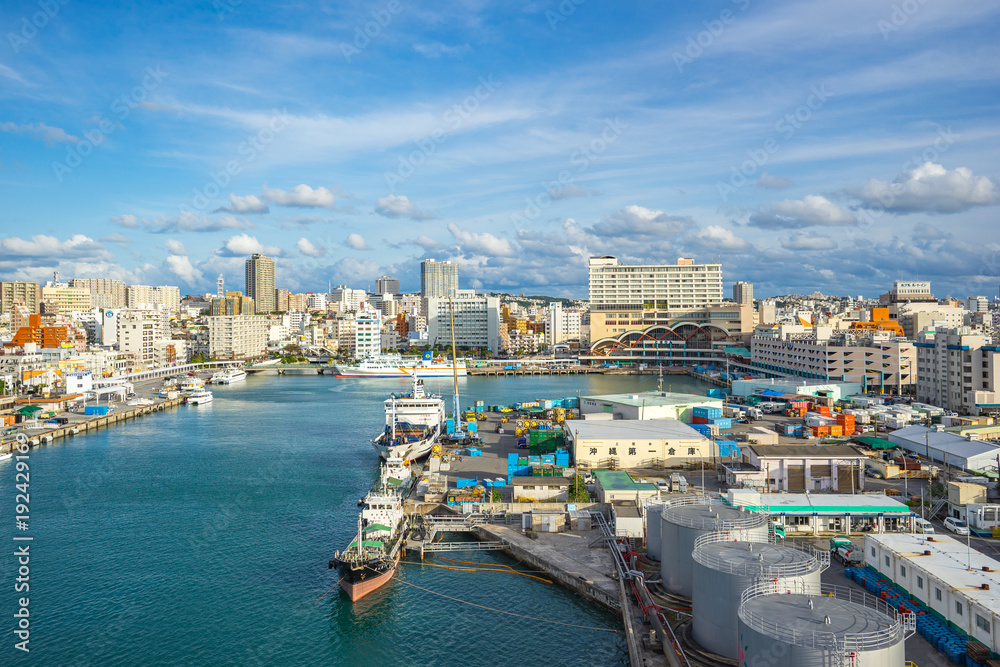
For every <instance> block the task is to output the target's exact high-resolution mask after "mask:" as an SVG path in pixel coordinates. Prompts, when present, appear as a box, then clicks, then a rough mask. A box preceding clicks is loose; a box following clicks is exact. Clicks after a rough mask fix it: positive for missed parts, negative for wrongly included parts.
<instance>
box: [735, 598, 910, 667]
mask: <svg viewBox="0 0 1000 667" xmlns="http://www.w3.org/2000/svg"><path fill="white" fill-rule="evenodd" d="M913 627H914V615H913V614H906V615H900V614H898V613H897V612H896V610H895V609H893V608H892V607H890V606H888V605H887V604H886V603H885V602H884V601H883V600H880V599H878V598H876V597H874V596H872V595H868V594H867V593H865V592H863V591H858V590H856V589H852V588H847V587H845V586H827V585H823V586H816V585H814V584H802V583H799V582H792V583H791V584H790V585H786V586H784V587H783V588H782V590H775V587H774V586H773V585H771V584H770V583H764V584H759V585H757V586H755V587H754V588H751V589H749V590H747V591H746V592H744V593H743V601H742V603H741V604H740V609H739V644H738V647H737V649H738V651H739V660H740V664H741V665H757V664H760V665H774V666H777V665H787V666H788V667H829V666H830V665H864V666H865V667H869V666H871V665H876V666H877V667H903V666H904V664H905V662H906V656H905V653H904V648H903V643H904V641H905V640H906V638H907V637H909V636H910V635H912V634H913Z"/></svg>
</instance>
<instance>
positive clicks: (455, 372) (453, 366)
mask: <svg viewBox="0 0 1000 667" xmlns="http://www.w3.org/2000/svg"><path fill="white" fill-rule="evenodd" d="M448 316H449V317H450V318H451V374H452V379H453V380H454V383H455V426H456V428H455V431H456V432H457V431H458V430H459V429H458V428H457V427H458V424H459V421H458V356H457V354H456V352H455V308H454V306H453V305H452V302H451V297H448Z"/></svg>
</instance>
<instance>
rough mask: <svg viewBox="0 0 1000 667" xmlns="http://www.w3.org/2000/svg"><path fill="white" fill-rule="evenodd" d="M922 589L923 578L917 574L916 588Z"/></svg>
mask: <svg viewBox="0 0 1000 667" xmlns="http://www.w3.org/2000/svg"><path fill="white" fill-rule="evenodd" d="M923 587H924V578H923V577H921V576H920V575H919V574H918V575H917V588H923Z"/></svg>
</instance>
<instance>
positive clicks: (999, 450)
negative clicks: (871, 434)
mask: <svg viewBox="0 0 1000 667" xmlns="http://www.w3.org/2000/svg"><path fill="white" fill-rule="evenodd" d="M886 438H887V439H888V440H889V442H892V443H894V444H896V445H898V446H899V447H900V448H902V449H905V450H906V451H908V452H915V453H917V454H919V455H920V456H923V457H926V458H929V459H931V460H932V461H938V462H940V463H944V464H945V465H950V466H954V467H956V468H963V469H965V470H989V469H993V470H995V469H996V468H997V456H998V455H1000V445H998V444H996V443H995V442H985V441H982V440H969V439H968V438H963V437H962V436H960V435H957V434H955V433H948V432H946V431H935V430H934V429H932V428H927V427H926V426H907V427H906V428H901V429H899V430H898V431H893V432H892V433H890V434H889V435H887V436H886Z"/></svg>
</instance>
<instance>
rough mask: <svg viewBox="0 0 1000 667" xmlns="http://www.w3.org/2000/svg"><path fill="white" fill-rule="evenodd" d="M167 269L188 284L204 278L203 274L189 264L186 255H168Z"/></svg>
mask: <svg viewBox="0 0 1000 667" xmlns="http://www.w3.org/2000/svg"><path fill="white" fill-rule="evenodd" d="M167 270H168V271H169V272H170V273H172V274H174V275H175V276H177V278H178V279H179V280H182V281H183V282H185V283H187V284H188V285H196V284H198V283H200V282H201V281H202V280H204V279H205V276H204V274H202V272H201V271H199V270H198V269H196V268H195V267H194V266H192V265H191V260H190V259H188V258H187V256H186V255H169V256H168V257H167Z"/></svg>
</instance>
